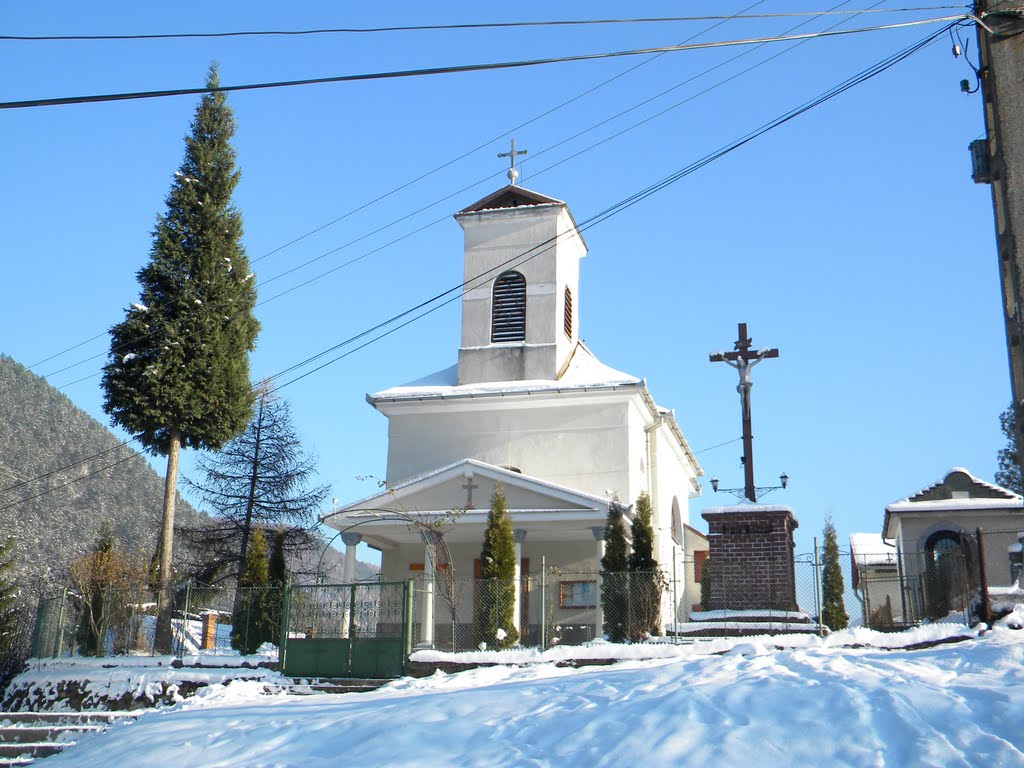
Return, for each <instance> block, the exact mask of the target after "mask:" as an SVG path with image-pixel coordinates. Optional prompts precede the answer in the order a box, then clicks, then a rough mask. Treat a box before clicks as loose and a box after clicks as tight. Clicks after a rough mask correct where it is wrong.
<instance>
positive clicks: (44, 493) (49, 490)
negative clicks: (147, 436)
mask: <svg viewBox="0 0 1024 768" xmlns="http://www.w3.org/2000/svg"><path fill="white" fill-rule="evenodd" d="M137 455H138V454H137V453H134V452H133V453H132V454H131V455H129V456H125V457H124V458H123V459H118V460H117V461H115V462H113V463H112V464H106V465H104V466H102V467H99V468H98V469H94V470H93V471H91V472H88V473H86V474H84V475H82V476H81V477H76V478H75V479H73V480H68V481H67V482H66V483H61V484H60V485H55V486H53V487H52V488H47V489H46V490H45V491H40V492H39V493H37V494H35V495H34V496H27V497H25V498H24V499H19V500H18V501H14V502H11V503H10V504H7V505H5V506H3V507H0V512H5V511H6V510H8V509H13V508H14V507H17V506H18V505H20V504H24V503H25V502H26V501H32V500H34V499H38V498H42V497H43V496H47V495H49V494H51V493H53V492H54V491H58V490H60V489H61V488H66V487H67V486H69V485H74V484H75V483H79V482H81V481H82V480H86V479H88V478H90V477H93V476H94V475H98V474H99V473H100V472H105V471H107V470H108V469H112V468H113V467H116V466H117V465H118V464H123V463H124V462H126V461H129V460H131V459H134V458H135V457H136V456H137Z"/></svg>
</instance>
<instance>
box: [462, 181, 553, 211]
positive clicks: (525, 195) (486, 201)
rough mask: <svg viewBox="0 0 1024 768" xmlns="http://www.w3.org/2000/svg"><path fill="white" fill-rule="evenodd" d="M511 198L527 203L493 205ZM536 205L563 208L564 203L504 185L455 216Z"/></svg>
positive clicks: (520, 188)
mask: <svg viewBox="0 0 1024 768" xmlns="http://www.w3.org/2000/svg"><path fill="white" fill-rule="evenodd" d="M512 197H514V198H517V199H519V200H524V201H528V202H523V203H516V204H515V205H495V203H497V202H499V201H501V199H502V198H512ZM538 205H561V206H565V201H564V200H557V199H555V198H553V197H548V196H547V195H542V194H541V193H540V192H534V191H533V190H532V189H527V188H526V187H520V186H517V185H515V184H506V185H505V186H504V187H502V188H501V189H499V190H497V191H495V192H492V193H491V194H489V195H487V196H486V197H483V198H481V199H480V200H477V201H476V202H475V203H472V204H470V205H467V206H466V207H465V208H463V209H462V210H461V211H459V212H458V213H456V214H455V215H456V216H462V215H464V214H467V213H480V212H482V211H496V210H502V209H509V208H530V207H533V206H538ZM566 207H568V206H566Z"/></svg>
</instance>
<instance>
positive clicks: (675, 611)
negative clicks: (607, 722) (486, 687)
mask: <svg viewBox="0 0 1024 768" xmlns="http://www.w3.org/2000/svg"><path fill="white" fill-rule="evenodd" d="M702 565H706V566H707V567H706V568H704V569H703V570H702V568H701V566H702ZM819 568H820V562H819V563H818V564H817V567H816V564H815V561H814V559H813V556H810V555H808V556H804V557H800V558H797V560H796V562H795V563H794V565H793V568H792V569H787V571H786V573H785V574H784V576H785V578H781V579H780V578H779V575H778V573H776V571H774V570H766V571H765V573H763V574H762V573H759V572H758V571H757V568H756V566H751V571H750V573H749V574H748V579H747V582H746V584H744V583H741V582H740V581H739V580H730V579H728V578H723V577H721V576H720V577H719V578H718V579H717V584H716V576H715V569H714V566H713V565H712V564H711V562H710V561H703V562H696V563H695V562H693V561H686V562H681V563H680V564H679V567H678V569H677V573H676V574H671V573H669V574H666V573H664V572H663V571H661V572H658V573H598V572H580V571H566V570H562V569H559V568H552V567H544V568H542V569H541V570H540V571H539V572H535V573H531V574H529V575H524V576H523V577H522V578H521V580H520V583H519V590H518V594H516V590H515V583H514V582H512V581H509V582H507V583H506V584H505V585H504V589H502V588H501V585H499V584H496V583H495V582H494V581H493V580H478V579H458V578H453V579H447V578H445V577H444V574H443V573H439V574H438V575H437V577H436V578H434V579H429V578H426V577H424V576H422V575H421V576H420V577H419V578H418V579H416V580H415V583H414V586H415V590H414V599H413V612H412V616H413V627H412V636H413V644H414V645H415V646H418V647H431V648H436V649H440V650H446V651H465V650H473V649H478V648H495V647H501V646H502V645H507V644H508V642H509V639H508V636H509V635H510V634H511V633H512V630H513V629H515V631H516V633H517V634H518V638H519V643H520V644H521V645H525V646H532V647H541V648H549V647H551V646H554V645H579V644H582V643H586V642H589V641H592V640H595V639H598V638H603V639H605V640H608V641H610V642H634V643H635V642H688V638H690V637H692V636H699V635H702V634H716V633H719V634H727V633H732V634H735V633H736V632H737V631H742V630H744V629H750V630H751V631H752V630H754V629H757V630H759V631H762V632H763V631H771V632H779V631H811V632H817V631H819V627H818V625H817V623H816V617H817V616H818V615H820V612H821V611H820V599H821V598H820V594H821V589H820V582H819V579H818V576H817V574H818V569H819ZM776 570H777V569H776ZM695 574H696V577H697V579H698V581H700V576H703V580H702V582H703V583H702V584H701V586H702V587H703V595H702V594H701V592H702V590H701V589H700V588H698V587H697V585H696V584H694V583H693V581H694V578H695V577H694V575H695ZM751 584H754V585H756V586H758V588H763V591H764V599H763V600H762V596H761V595H760V593H759V592H758V591H757V589H752V588H751ZM688 585H689V586H688ZM501 595H504V599H505V600H509V601H510V602H512V603H513V605H512V609H511V610H510V611H509V610H506V611H505V613H504V614H503V616H504V623H505V624H509V625H510V626H504V625H503V624H501V623H498V624H496V623H495V621H494V602H495V599H496V596H501ZM513 617H518V621H515V620H514V619H513ZM744 622H746V623H752V622H756V625H755V626H751V627H745V626H740V625H741V624H743V623H744Z"/></svg>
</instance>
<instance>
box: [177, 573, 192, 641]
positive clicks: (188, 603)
mask: <svg viewBox="0 0 1024 768" xmlns="http://www.w3.org/2000/svg"><path fill="white" fill-rule="evenodd" d="M191 607H192V579H189V580H188V581H186V582H185V613H184V614H183V615H182V617H181V632H180V635H181V640H180V642H179V645H178V656H179V657H181V656H184V655H185V638H186V637H187V636H188V630H189V623H188V622H189V618H188V613H189V610H190V609H191Z"/></svg>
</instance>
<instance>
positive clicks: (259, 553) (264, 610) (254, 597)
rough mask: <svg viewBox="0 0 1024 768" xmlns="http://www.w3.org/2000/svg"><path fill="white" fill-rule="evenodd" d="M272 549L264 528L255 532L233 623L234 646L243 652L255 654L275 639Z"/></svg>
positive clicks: (241, 582)
mask: <svg viewBox="0 0 1024 768" xmlns="http://www.w3.org/2000/svg"><path fill="white" fill-rule="evenodd" d="M272 591H273V592H274V593H275V594H276V590H271V589H270V566H269V552H268V551H267V539H266V537H265V536H264V535H263V529H262V528H257V529H256V530H255V531H253V533H252V538H251V540H250V542H249V551H248V552H247V553H246V557H245V564H244V566H243V568H242V578H241V581H240V583H239V592H240V593H241V599H240V600H236V601H235V606H236V607H235V611H234V615H233V616H232V623H231V647H232V648H234V649H235V650H237V651H239V652H240V653H244V654H249V653H254V652H255V651H256V649H257V648H259V647H260V646H261V645H263V643H265V642H267V641H270V640H273V638H274V634H275V632H274V625H275V623H276V622H275V615H274V610H273V605H274V601H272V600H269V599H268V596H269V594H270V592H272Z"/></svg>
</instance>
